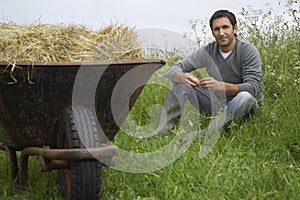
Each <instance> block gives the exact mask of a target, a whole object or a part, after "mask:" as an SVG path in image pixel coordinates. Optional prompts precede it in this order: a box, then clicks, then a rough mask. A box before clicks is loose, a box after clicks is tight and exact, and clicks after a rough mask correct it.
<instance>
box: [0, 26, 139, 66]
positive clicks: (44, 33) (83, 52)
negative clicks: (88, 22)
mask: <svg viewBox="0 0 300 200" xmlns="http://www.w3.org/2000/svg"><path fill="white" fill-rule="evenodd" d="M0 48H1V50H0V60H1V61H6V62H10V63H13V62H15V61H30V62H83V61H112V60H128V59H131V60H132V59H142V50H141V49H140V47H139V42H138V40H137V36H136V35H135V33H134V31H133V30H132V29H130V28H128V27H126V26H123V25H109V26H106V27H104V28H102V29H100V30H99V31H92V30H91V29H88V28H86V27H85V26H81V25H68V26H63V25H49V24H38V25H16V24H13V23H0Z"/></svg>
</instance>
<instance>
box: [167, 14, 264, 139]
mask: <svg viewBox="0 0 300 200" xmlns="http://www.w3.org/2000/svg"><path fill="white" fill-rule="evenodd" d="M209 22H210V28H211V31H212V34H213V36H214V38H215V42H212V43H210V44H208V45H207V46H205V47H203V48H200V49H198V50H197V51H195V52H193V53H192V54H191V55H189V56H188V57H186V58H185V59H183V60H181V61H179V62H178V63H176V64H175V65H173V66H172V67H171V68H170V70H169V71H168V74H167V77H168V78H169V79H170V81H172V82H173V88H172V90H171V91H169V92H168V93H167V95H166V99H165V103H164V108H165V109H166V113H167V119H166V125H165V126H164V129H163V130H164V131H165V132H169V130H172V129H173V128H174V127H175V126H176V125H177V123H178V120H179V117H180V115H181V113H182V111H183V106H184V103H185V101H186V99H188V100H189V101H190V102H191V104H192V105H193V106H194V107H196V108H197V109H198V110H199V112H201V113H207V114H210V115H216V114H219V113H220V112H221V113H225V115H224V119H223V120H221V121H222V122H221V121H220V118H219V119H218V120H219V123H214V124H217V125H216V126H217V127H214V128H215V129H214V130H218V131H221V129H222V127H223V125H224V124H225V123H227V122H229V121H231V120H239V119H241V118H243V117H245V116H246V115H248V114H250V113H251V112H252V111H253V109H254V108H258V107H259V105H260V104H261V103H262V100H263V99H262V69H261V58H260V55H259V52H258V51H257V49H256V48H255V47H254V46H253V45H252V44H249V43H247V42H244V41H241V40H239V39H238V38H237V37H236V36H237V31H238V26H237V21H236V17H235V15H234V14H233V13H231V12H229V11H227V10H219V11H216V12H215V13H214V14H213V15H212V17H211V19H210V21H209ZM204 67H205V68H206V71H207V74H208V77H204V78H201V79H200V80H199V79H198V78H196V77H195V76H193V75H192V74H190V73H189V72H191V71H193V70H197V69H200V68H204ZM205 130H206V129H205ZM205 130H203V131H202V132H200V134H205Z"/></svg>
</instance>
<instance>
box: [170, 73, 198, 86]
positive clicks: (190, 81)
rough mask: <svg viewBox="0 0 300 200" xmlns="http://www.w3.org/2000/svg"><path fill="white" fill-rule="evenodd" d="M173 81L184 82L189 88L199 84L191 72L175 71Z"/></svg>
mask: <svg viewBox="0 0 300 200" xmlns="http://www.w3.org/2000/svg"><path fill="white" fill-rule="evenodd" d="M174 82H176V83H184V84H185V85H186V86H188V87H189V88H193V87H197V86H199V83H200V80H199V79H198V78H196V77H195V76H193V75H192V74H187V73H183V72H177V73H176V74H175V76H174Z"/></svg>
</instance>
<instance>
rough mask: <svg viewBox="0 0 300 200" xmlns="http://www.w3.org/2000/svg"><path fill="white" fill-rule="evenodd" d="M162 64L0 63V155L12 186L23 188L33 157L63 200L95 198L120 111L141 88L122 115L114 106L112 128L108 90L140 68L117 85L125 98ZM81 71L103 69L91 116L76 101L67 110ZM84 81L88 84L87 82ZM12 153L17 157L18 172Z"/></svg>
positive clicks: (112, 153) (121, 117)
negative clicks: (54, 173)
mask: <svg viewBox="0 0 300 200" xmlns="http://www.w3.org/2000/svg"><path fill="white" fill-rule="evenodd" d="M164 64H165V62H164V61H163V60H131V61H130V60H129V61H115V62H110V63H104V62H89V63H76V62H75V63H74V62H67V63H61V62H57V63H33V62H17V63H7V62H0V149H2V150H5V151H7V153H8V158H9V162H10V168H11V178H12V180H13V183H14V185H15V186H16V187H20V188H22V189H25V188H26V187H27V172H28V169H27V166H28V157H29V156H39V157H40V161H41V166H42V171H49V170H52V169H58V175H59V183H60V187H61V193H62V195H63V196H64V197H67V198H69V199H83V198H85V199H93V198H99V195H100V192H101V177H102V171H101V168H102V165H111V164H112V163H113V158H114V156H115V155H116V153H117V149H116V147H115V146H113V145H112V144H111V143H110V141H112V140H113V139H114V137H115V135H116V134H117V132H118V131H119V125H120V123H119V122H120V121H121V122H122V121H124V120H125V118H126V117H127V116H126V115H127V114H128V112H126V109H128V108H129V110H130V108H131V107H132V106H133V105H134V103H135V101H136V100H137V98H138V96H139V95H140V93H141V91H142V89H143V87H144V85H141V86H139V87H138V88H136V89H135V90H134V92H133V93H132V94H131V96H130V100H129V102H128V104H129V105H128V106H127V108H126V107H124V110H122V109H123V108H122V106H119V107H120V108H119V109H121V111H120V112H119V114H118V120H117V121H118V123H117V122H116V120H115V118H114V117H115V116H114V115H113V112H112V110H113V109H112V105H111V101H112V95H113V91H114V88H115V86H116V85H117V83H118V81H119V80H120V79H121V78H122V77H123V76H124V75H127V74H128V72H129V71H131V70H133V69H139V68H143V69H142V70H140V72H139V73H141V74H139V76H136V75H131V76H127V78H128V77H129V80H132V81H127V82H126V81H125V84H124V82H122V90H121V92H120V90H119V93H123V92H122V91H124V94H125V93H126V91H127V90H130V89H132V82H134V81H133V80H135V79H146V80H144V81H147V80H148V79H149V78H150V77H151V75H152V74H153V73H154V71H155V70H157V69H159V68H160V67H162V66H163V65H164ZM82 68H83V69H85V70H88V71H89V70H90V71H93V70H94V69H103V70H102V71H103V73H102V74H101V77H100V78H99V81H98V83H97V86H95V88H96V89H95V101H94V104H95V105H94V108H95V111H94V112H95V115H94V114H93V113H94V112H92V111H91V110H90V108H89V107H85V104H83V105H84V106H81V105H80V103H79V104H78V102H80V101H77V104H78V105H77V104H76V107H74V104H73V106H72V101H73V102H74V96H72V95H73V88H74V84H75V81H76V80H77V79H78V72H79V70H80V69H82ZM92 74H94V75H95V73H94V72H92ZM92 74H91V76H92ZM96 76H97V74H96ZM85 78H86V80H85V81H86V82H89V79H90V78H91V77H90V76H88V77H85ZM82 83H84V81H83V82H82ZM124 94H120V95H118V93H117V94H114V95H117V97H118V98H120V99H119V100H118V101H119V102H122V101H123V98H126V97H125V96H126V95H124ZM85 95H86V94H82V95H81V96H80V94H79V96H78V94H77V96H76V97H79V99H80V98H82V99H83V101H84V99H85V98H86V96H85ZM124 101H126V99H124ZM97 122H99V123H97ZM97 124H98V125H100V127H101V128H99V126H98V125H97ZM79 130H80V131H79ZM100 130H101V131H100ZM79 132H82V133H83V134H82V133H81V135H79ZM100 132H101V134H105V136H107V137H103V135H101V134H100ZM107 138H108V139H107ZM17 151H21V157H20V166H19V164H18V160H17V156H16V152H17ZM96 158H98V159H101V162H99V160H97V159H96ZM102 161H103V162H102ZM106 161H107V162H106ZM79 179H80V180H79ZM78 180H79V181H78Z"/></svg>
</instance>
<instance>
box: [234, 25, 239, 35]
mask: <svg viewBox="0 0 300 200" xmlns="http://www.w3.org/2000/svg"><path fill="white" fill-rule="evenodd" d="M238 29H239V27H238V25H237V24H235V25H234V27H233V32H234V33H235V34H237V31H238Z"/></svg>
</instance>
